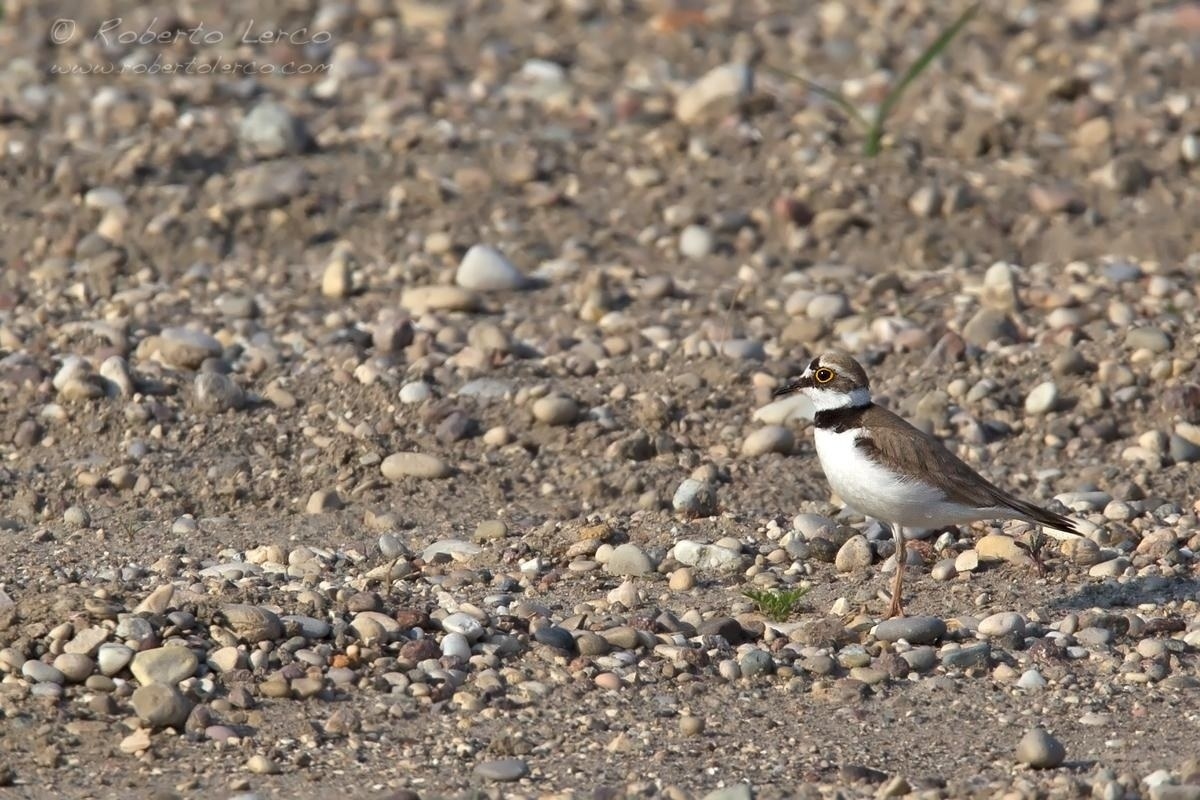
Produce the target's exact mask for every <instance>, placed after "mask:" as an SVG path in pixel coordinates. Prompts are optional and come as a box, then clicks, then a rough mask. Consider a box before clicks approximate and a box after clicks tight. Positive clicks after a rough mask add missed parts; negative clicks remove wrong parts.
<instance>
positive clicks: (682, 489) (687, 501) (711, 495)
mask: <svg viewBox="0 0 1200 800" xmlns="http://www.w3.org/2000/svg"><path fill="white" fill-rule="evenodd" d="M671 507H672V508H674V509H675V510H676V511H678V512H680V513H683V514H691V515H693V516H697V517H711V516H712V515H713V514H715V513H716V511H717V493H716V491H715V490H714V489H713V487H712V486H711V485H710V484H708V483H707V482H705V481H698V480H696V479H695V478H685V479H684V480H683V482H682V483H680V484H679V488H678V489H676V490H675V496H674V497H672V498H671Z"/></svg>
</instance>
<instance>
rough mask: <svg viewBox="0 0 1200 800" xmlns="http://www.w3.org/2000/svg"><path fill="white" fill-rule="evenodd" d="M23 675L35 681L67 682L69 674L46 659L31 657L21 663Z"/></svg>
mask: <svg viewBox="0 0 1200 800" xmlns="http://www.w3.org/2000/svg"><path fill="white" fill-rule="evenodd" d="M21 677H23V678H25V679H26V680H30V681H33V682H34V683H57V684H59V685H61V684H63V683H66V681H67V676H66V675H63V674H62V672H61V671H60V670H57V669H55V668H54V667H52V666H50V665H49V664H47V663H45V662H44V661H38V660H37V659H36V658H31V659H29V660H28V661H26V662H25V663H24V664H22V665H21Z"/></svg>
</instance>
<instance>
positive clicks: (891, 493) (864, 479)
mask: <svg viewBox="0 0 1200 800" xmlns="http://www.w3.org/2000/svg"><path fill="white" fill-rule="evenodd" d="M857 438H858V432H857V431H853V430H850V431H845V432H843V433H835V432H833V431H829V430H821V429H820V428H818V429H817V431H816V445H817V456H818V458H820V460H821V469H823V470H824V471H825V477H826V478H827V479H828V480H829V485H830V486H831V487H832V488H833V490H834V491H835V492H837V494H838V496H839V497H841V498H842V500H843V501H844V502H845V503H846V505H848V506H850V507H851V508H852V509H854V510H855V511H857V512H858V513H860V514H864V515H866V516H868V517H873V518H875V519H877V520H879V521H880V522H887V523H892V524H895V525H900V526H901V527H905V528H940V527H944V526H946V525H956V524H959V523H961V522H968V521H970V520H974V519H986V518H988V517H989V516H990V514H989V513H988V512H983V513H980V512H979V511H976V510H975V509H969V508H964V507H963V506H960V505H958V504H955V503H948V502H946V501H945V500H944V499H943V495H942V492H941V491H940V490H938V489H936V488H934V487H931V486H928V485H926V484H923V483H921V482H919V481H913V480H903V479H900V478H898V477H896V475H895V474H894V473H892V472H890V471H889V470H887V469H884V468H883V467H881V466H879V465H878V464H876V463H875V462H873V461H871V460H870V459H868V458H867V457H866V456H864V455H863V453H862V452H861V451H860V450H859V449H858V448H856V447H855V446H854V442H855V440H856V439H857ZM996 516H1003V514H998V515H996Z"/></svg>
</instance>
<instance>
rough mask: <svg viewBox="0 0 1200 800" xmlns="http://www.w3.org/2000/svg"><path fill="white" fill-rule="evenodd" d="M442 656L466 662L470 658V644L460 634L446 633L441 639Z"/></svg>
mask: <svg viewBox="0 0 1200 800" xmlns="http://www.w3.org/2000/svg"><path fill="white" fill-rule="evenodd" d="M442 655H444V656H449V657H451V658H460V659H462V660H463V661H468V660H470V658H471V643H470V642H469V641H467V637H466V636H463V635H462V634H461V633H447V634H446V635H445V636H444V637H443V638H442Z"/></svg>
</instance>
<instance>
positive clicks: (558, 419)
mask: <svg viewBox="0 0 1200 800" xmlns="http://www.w3.org/2000/svg"><path fill="white" fill-rule="evenodd" d="M578 416H579V405H578V404H577V403H576V402H575V401H574V400H572V399H571V398H570V397H564V396H563V395H559V394H552V395H547V396H546V397H540V398H538V399H537V400H536V401H534V404H533V417H534V419H536V420H537V421H538V422H544V423H546V424H547V425H570V424H571V423H572V422H574V421H575V419H576V418H577V417H578Z"/></svg>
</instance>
